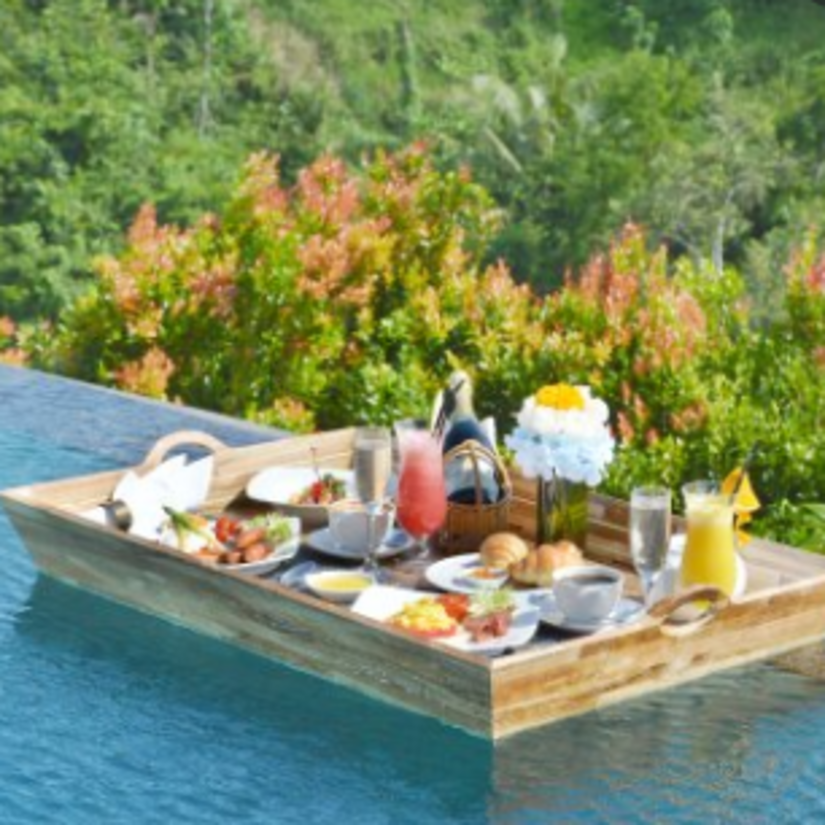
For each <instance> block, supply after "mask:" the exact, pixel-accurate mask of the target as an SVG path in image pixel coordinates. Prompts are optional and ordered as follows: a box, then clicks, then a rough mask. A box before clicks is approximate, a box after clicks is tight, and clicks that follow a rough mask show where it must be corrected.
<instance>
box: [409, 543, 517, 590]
mask: <svg viewBox="0 0 825 825" xmlns="http://www.w3.org/2000/svg"><path fill="white" fill-rule="evenodd" d="M481 566H482V564H481V557H480V556H479V554H478V553H464V554H463V555H460V556H450V557H449V558H446V559H442V560H441V561H437V562H435V564H431V565H430V566H429V567H428V568H427V569H426V570H425V571H424V575H425V576H426V577H427V581H429V583H430V584H432V585H435V587H438V588H439V589H440V590H446V591H447V592H448V593H477V592H478V591H479V590H483V589H485V588H497V587H501V585H502V584H504V583H505V582H506V581H507V579H508V577H507V576H506V575H502V576H501V577H500V578H495V579H476V578H474V577H473V576H472V573H473V571H474V570H478V569H479V568H480V567H481Z"/></svg>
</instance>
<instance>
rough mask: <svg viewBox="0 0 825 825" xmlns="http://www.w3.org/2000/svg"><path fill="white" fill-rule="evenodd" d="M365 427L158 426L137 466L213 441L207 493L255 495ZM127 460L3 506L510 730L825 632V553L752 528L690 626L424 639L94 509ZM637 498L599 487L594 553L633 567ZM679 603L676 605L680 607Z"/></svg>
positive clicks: (150, 580)
mask: <svg viewBox="0 0 825 825" xmlns="http://www.w3.org/2000/svg"><path fill="white" fill-rule="evenodd" d="M353 432H354V431H353V430H341V431H336V432H330V433H325V434H319V435H312V436H301V437H297V438H289V439H285V440H282V441H276V442H271V443H265V444H261V445H254V446H251V447H242V448H238V449H230V448H227V447H225V446H224V445H222V444H221V443H220V442H217V441H216V440H215V439H213V438H211V437H210V436H206V435H205V434H203V433H192V432H181V433H174V434H172V435H170V436H167V437H166V438H164V439H161V440H160V441H159V442H158V443H157V444H156V445H155V447H154V448H153V449H152V450H151V451H150V453H149V456H148V457H147V459H146V461H145V462H144V463H143V464H142V465H140V466H139V467H136V468H132V469H135V470H136V471H137V472H141V471H145V470H147V469H148V468H150V467H151V466H154V465H156V464H157V463H159V462H160V460H161V459H162V458H163V457H164V456H165V455H166V453H167V452H168V451H169V450H171V449H173V448H175V447H177V446H180V445H183V444H199V445H202V446H206V447H208V448H210V449H212V450H213V451H214V453H215V459H216V460H215V473H214V477H213V482H212V487H211V490H210V493H209V497H208V500H207V502H206V505H205V506H206V507H207V508H209V509H210V510H213V511H219V510H223V509H226V508H230V507H232V506H236V505H237V504H238V502H242V501H243V500H244V490H245V488H246V484H247V482H248V481H249V479H250V478H251V477H252V476H253V475H254V474H255V473H257V472H258V471H260V470H262V469H264V468H266V467H270V466H274V465H309V464H311V460H312V454H313V452H314V454H315V456H316V459H317V461H318V462H319V464H321V465H322V466H326V467H347V466H349V465H350V463H351V458H352V444H353ZM123 472H124V471H122V470H121V471H113V472H105V473H99V474H96V475H91V476H85V477H82V478H75V479H71V480H68V481H58V482H51V483H46V484H38V485H33V486H27V487H18V488H15V489H12V490H6V491H4V492H3V493H2V494H0V497H2V501H3V504H4V506H5V508H6V510H7V512H8V514H9V516H10V518H11V521H12V523H13V525H14V527H15V529H16V530H17V531H18V533H19V534H20V536H21V537H22V539H23V541H24V543H25V544H26V546H27V548H28V550H29V552H30V553H31V555H32V556H33V557H34V560H35V562H36V563H37V564H38V566H39V567H40V568H41V569H42V570H43V571H44V572H45V573H48V574H49V575H52V576H54V577H56V578H58V579H62V580H64V581H67V582H70V583H72V584H75V585H78V586H80V587H83V588H86V589H89V590H92V591H95V592H97V593H99V594H102V595H104V596H107V597H110V598H112V599H115V600H117V601H118V602H121V603H123V604H127V605H130V606H132V607H135V608H137V609H139V610H142V611H145V612H149V613H152V614H154V615H157V616H161V617H163V618H166V619H168V620H171V621H174V622H176V623H179V624H181V625H185V626H187V627H189V628H192V629H193V630H196V631H199V632H202V633H206V634H209V635H210V636H213V637H216V638H218V639H222V640H225V641H227V642H231V643H233V644H237V645H241V646H243V647H245V648H248V649H251V650H253V651H256V652H258V653H260V654H263V655H265V656H270V657H272V658H275V659H278V660H280V661H284V662H288V663H290V664H292V665H295V666H297V667H299V668H301V669H303V670H306V671H310V672H312V673H315V674H318V675H320V676H323V677H325V678H328V679H331V680H334V681H336V682H339V683H342V684H345V685H348V686H350V687H353V688H356V689H359V690H362V691H364V692H367V693H369V694H371V695H374V696H376V697H380V698H382V699H384V700H387V701H389V702H392V703H395V704H398V705H401V706H403V707H405V708H408V709H411V710H414V711H418V712H421V713H424V714H428V715H431V716H435V717H438V718H440V719H441V720H443V721H445V722H447V723H449V724H454V725H457V726H460V727H462V728H465V729H467V730H470V731H472V732H474V733H477V734H480V735H483V736H486V737H489V738H493V739H495V738H499V737H502V736H506V735H509V734H513V733H516V732H518V731H522V730H526V729H528V728H533V727H536V726H539V725H543V724H546V723H548V722H552V721H554V720H558V719H562V718H565V717H568V716H572V715H575V714H579V713H583V712H586V711H589V710H593V709H595V708H600V707H603V706H605V705H609V704H612V703H615V702H619V701H622V700H624V699H629V698H632V697H636V696H641V695H643V694H646V693H649V692H650V691H653V690H659V689H662V688H667V687H670V686H672V685H676V684H679V683H682V682H686V681H689V680H692V679H697V678H700V677H702V676H705V675H707V674H709V673H713V672H715V671H719V670H722V669H725V668H730V667H734V666H737V665H741V664H744V663H746V662H750V661H754V660H757V659H760V658H764V657H768V656H773V655H776V654H779V653H784V652H786V651H789V650H791V649H793V648H796V647H800V646H803V645H806V644H809V643H811V642H814V641H816V640H818V639H821V638H822V637H823V635H825V558H822V557H819V556H816V555H813V554H810V553H805V552H802V551H800V550H796V549H794V548H791V547H787V546H782V545H777V544H773V543H768V542H763V541H757V540H754V541H753V542H751V543H750V544H748V545H747V547H746V548H744V550H743V551H742V555H743V557H744V559H745V562H746V565H747V571H748V590H747V592H746V593H745V594H744V595H743V596H742V597H740V598H738V599H736V600H734V601H732V602H730V603H724V604H723V603H719V604H718V605H717V606H718V607H719V608H720V609H719V610H718V611H716V612H715V613H712V614H711V617H710V618H707V617H706V618H705V620H703V621H699V622H694V623H691V624H687V625H685V624H682V625H678V624H676V623H674V622H673V621H672V616H670V615H669V610H668V609H665V610H662V611H661V615H655V616H646V617H645V618H643V619H642V620H641V621H639V622H637V623H635V624H633V625H629V626H627V627H624V628H621V629H616V630H612V631H607V632H603V633H600V634H598V635H594V636H589V637H588V636H585V637H573V638H570V639H569V640H565V641H562V642H559V643H550V642H548V641H547V640H546V639H544V640H537V641H536V642H535V643H533V644H531V645H529V646H527V647H525V648H523V649H521V650H519V651H517V652H514V653H511V654H508V655H506V656H501V657H499V658H495V659H487V658H485V657H482V656H477V655H473V654H468V653H465V652H463V651H458V650H454V649H451V648H447V647H445V646H442V645H439V644H437V643H435V642H428V641H424V640H420V639H418V638H415V637H413V636H410V635H408V634H405V633H403V632H401V631H398V630H395V629H393V628H391V627H388V626H386V625H383V624H380V623H377V622H374V621H372V620H370V619H367V618H364V617H361V616H358V615H355V614H353V613H352V612H350V611H349V610H348V609H347V608H346V607H342V606H337V605H333V604H328V603H325V602H322V601H320V600H319V599H316V598H315V597H313V596H309V595H305V594H303V593H300V592H296V591H295V590H291V589H289V588H286V587H284V586H282V585H280V584H279V583H278V582H277V581H275V580H274V579H266V578H255V577H252V576H246V575H242V574H238V573H234V572H231V571H226V570H221V569H220V568H216V567H211V566H206V565H204V564H203V563H201V562H199V561H197V560H196V559H194V558H191V557H189V556H187V555H186V554H184V553H179V552H177V551H175V550H172V549H169V548H166V547H161V546H160V545H157V544H154V543H152V542H149V541H144V540H142V539H136V538H134V537H132V536H129V535H126V534H124V533H120V532H117V531H116V530H113V529H110V528H107V527H103V526H100V525H97V524H95V523H92V522H90V521H88V520H87V519H85V518H83V517H81V516H79V515H78V514H79V513H80V512H82V511H84V510H87V509H89V508H91V507H94V506H95V505H98V504H100V503H101V502H103V501H105V500H106V499H107V498H108V497H109V495H110V494H111V492H112V490H113V489H114V487H115V485H116V483H117V481H118V479H119V478H120V477H121V475H122V474H123ZM534 511H535V494H534V484H533V483H528V482H525V481H524V480H523V479H518V478H517V479H515V480H514V501H513V506H512V507H511V512H510V526H511V528H512V529H513V530H515V531H517V532H520V533H521V534H522V535H524V536H525V537H526V538H532V537H533V535H534V525H535V516H534ZM627 519H628V511H627V506H626V505H625V504H624V503H622V502H619V501H615V500H610V499H606V498H602V497H599V496H593V497H592V499H591V504H590V525H589V533H588V538H587V550H586V554H587V556H588V558H590V559H593V560H596V561H600V562H603V563H607V564H611V565H614V566H618V567H622V568H625V569H627V568H629V559H628V551H627V544H628V542H627ZM671 606H672V605H671Z"/></svg>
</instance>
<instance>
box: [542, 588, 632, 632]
mask: <svg viewBox="0 0 825 825" xmlns="http://www.w3.org/2000/svg"><path fill="white" fill-rule="evenodd" d="M646 615H647V613H646V612H645V609H644V607H642V605H641V604H639V602H637V601H634V600H633V599H622V600H621V601H620V602H619V604H618V605H617V606H616V609H615V610H614V611H613V612H612V613H611V614H610V615H609V616H608V617H607V618H606V619H602V620H601V621H599V622H574V621H573V620H572V619H568V618H567V616H565V615H564V613H562V612H561V610H560V609H559V607H558V605H557V604H556V600H555V598H554V597H553V594H552V593H548V594H546V595H545V596H544V598H543V599H542V601H541V621H542V622H543V623H544V624H549V625H552V626H553V627H557V628H559V629H560V630H566V631H569V632H570V633H598V632H599V631H603V630H613V629H615V628H617V627H626V626H627V625H631V624H633V623H634V622H637V621H639V620H640V619H641V618H642V617H643V616H646Z"/></svg>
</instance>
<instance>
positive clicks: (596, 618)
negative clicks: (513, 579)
mask: <svg viewBox="0 0 825 825" xmlns="http://www.w3.org/2000/svg"><path fill="white" fill-rule="evenodd" d="M623 588H624V576H622V574H621V573H620V572H619V571H618V570H614V569H613V568H612V567H607V566H605V565H601V564H594V565H588V566H577V567H565V568H562V569H561V570H558V571H557V572H556V573H555V574H554V576H553V595H554V596H555V599H556V604H557V605H558V608H559V610H561V612H562V613H564V615H565V617H566V618H567V619H569V620H570V621H571V622H578V623H581V624H593V623H596V622H601V621H604V620H605V619H606V618H607V617H608V616H609V615H610V614H611V613H612V612H613V611H614V610H615V609H616V607H617V605H618V604H619V599H621V597H622V590H623Z"/></svg>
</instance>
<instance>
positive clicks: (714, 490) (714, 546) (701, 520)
mask: <svg viewBox="0 0 825 825" xmlns="http://www.w3.org/2000/svg"><path fill="white" fill-rule="evenodd" d="M682 493H683V494H684V497H685V515H686V517H687V541H686V544H685V554H684V556H683V558H682V585H683V586H685V587H688V586H690V585H694V584H710V585H715V586H716V587H718V588H719V589H720V590H722V591H723V592H724V593H725V594H726V595H728V596H730V595H732V594H733V591H734V589H735V588H736V574H737V569H736V539H735V532H734V506H733V501H732V499H731V496H729V495H725V494H723V493H721V492H720V491H719V487H718V485H716V484H715V483H714V482H711V481H692V482H690V483H689V484H685V486H684V487H683V488H682Z"/></svg>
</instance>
